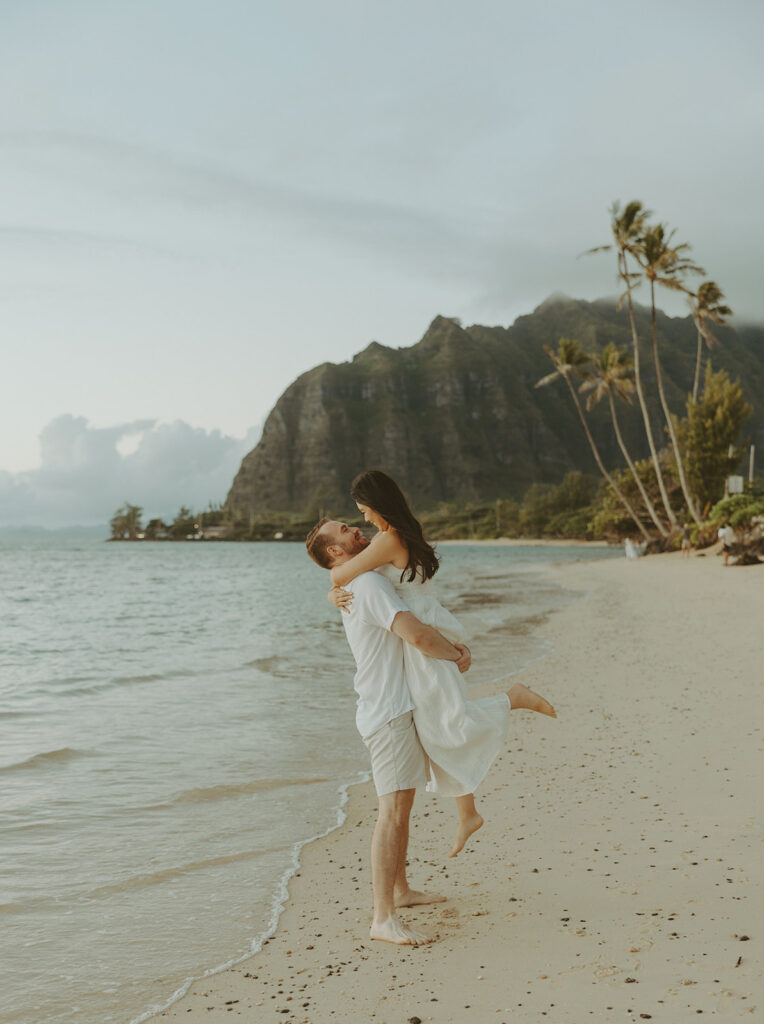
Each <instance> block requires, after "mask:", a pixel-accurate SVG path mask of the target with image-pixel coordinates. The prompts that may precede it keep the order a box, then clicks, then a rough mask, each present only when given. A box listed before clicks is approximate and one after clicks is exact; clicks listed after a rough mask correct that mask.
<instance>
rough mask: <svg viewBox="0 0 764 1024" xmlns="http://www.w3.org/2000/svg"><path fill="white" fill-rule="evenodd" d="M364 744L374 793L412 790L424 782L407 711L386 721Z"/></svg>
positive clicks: (422, 757)
mask: <svg viewBox="0 0 764 1024" xmlns="http://www.w3.org/2000/svg"><path fill="white" fill-rule="evenodd" d="M364 743H365V744H366V746H367V748H368V750H369V754H370V756H371V774H372V777H373V779H374V788H375V789H376V791H377V796H385V794H387V793H397V792H398V791H399V790H402V789H416V788H417V786H424V785H425V783H426V782H427V761H426V758H425V753H424V750H422V744H421V743H420V742H419V736H418V735H417V731H416V726H415V725H414V716H413V714H412V713H411V712H410V711H407V712H406V714H405V715H399V716H398V718H394V719H393V720H392V722H387V723H386V724H385V725H383V726H382V728H381V729H377V731H376V732H374V733H372V734H371V736H367V737H366V739H365V740H364Z"/></svg>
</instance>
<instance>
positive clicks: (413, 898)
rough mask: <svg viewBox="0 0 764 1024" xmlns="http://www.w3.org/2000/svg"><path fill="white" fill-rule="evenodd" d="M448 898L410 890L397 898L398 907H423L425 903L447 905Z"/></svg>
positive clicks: (435, 893)
mask: <svg viewBox="0 0 764 1024" xmlns="http://www.w3.org/2000/svg"><path fill="white" fill-rule="evenodd" d="M445 901H446V897H445V896H441V895H440V894H439V893H437V892H417V891H416V890H415V889H409V890H408V892H404V893H401V894H400V896H396V897H395V905H396V907H421V906H424V904H425V903H445Z"/></svg>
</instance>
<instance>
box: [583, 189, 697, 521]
mask: <svg viewBox="0 0 764 1024" xmlns="http://www.w3.org/2000/svg"><path fill="white" fill-rule="evenodd" d="M649 216H650V211H649V210H646V209H645V208H644V206H643V205H642V203H641V202H640V200H639V199H632V201H631V202H630V203H627V204H626V206H625V207H623V209H621V204H620V203H619V202H617V201H616V202H614V203H613V205H612V206H611V207H610V230H611V231H612V233H613V243H614V244H613V245H599V246H596V247H595V248H594V249H589V250H588V252H589V253H594V252H610V251H611V250H612V249H613V248H614V247H615V250H616V256H617V258H618V276H619V278H620V279H621V281H623V283H624V285H625V288H626V290H625V291H624V293H623V295H621V297H620V298H619V300H618V307H617V308H618V309H620V308H621V306H622V304H623V300H624V299H626V304H627V307H628V311H629V325H630V327H631V339H632V344H633V346H634V384H635V387H636V391H637V398H638V399H639V408H640V411H641V412H642V420H643V422H644V424H645V434H646V435H647V443H648V445H649V448H650V457H651V459H652V460H653V468H654V470H655V478H656V480H657V482H658V489H659V490H660V494H661V501H662V502H663V507H664V508H665V510H666V515H667V516H668V520H669V523H671V526H672V527H674V528H678V526H679V524H678V522H677V518H676V515H675V514H674V510H673V509H672V507H671V503H670V502H669V496H668V489H667V487H666V484H665V482H664V479H663V472H662V470H661V464H660V460H659V459H658V451H657V449H656V447H655V439H654V438H653V428H652V425H651V423H650V414H649V413H648V411H647V402H646V401H645V391H644V388H643V386H642V372H641V366H640V358H639V333H638V331H637V321H636V319H635V316H634V303H633V301H632V297H631V293H632V291H633V290H634V288H636V287H638V286H639V284H640V283H641V281H642V271H641V268H640V269H638V270H636V271H635V270H632V269H631V267H630V265H629V258H630V257H631V259H632V261H633V262H634V263H636V264H637V266H639V261H638V260H637V253H638V250H639V244H640V240H641V238H642V235H643V234H644V232H645V230H646V228H647V218H648V217H649Z"/></svg>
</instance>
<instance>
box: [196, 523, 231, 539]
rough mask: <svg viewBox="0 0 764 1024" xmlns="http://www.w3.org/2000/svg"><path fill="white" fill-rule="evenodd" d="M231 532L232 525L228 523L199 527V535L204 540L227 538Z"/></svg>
mask: <svg viewBox="0 0 764 1024" xmlns="http://www.w3.org/2000/svg"><path fill="white" fill-rule="evenodd" d="M230 533H231V527H230V526H229V525H228V524H222V525H220V526H200V527H199V536H200V537H201V539H202V540H225V539H226V537H228V536H229V535H230Z"/></svg>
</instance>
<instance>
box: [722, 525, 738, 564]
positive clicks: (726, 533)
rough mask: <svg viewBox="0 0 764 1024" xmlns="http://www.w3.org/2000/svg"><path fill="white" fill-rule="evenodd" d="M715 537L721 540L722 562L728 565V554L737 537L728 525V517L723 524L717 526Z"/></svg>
mask: <svg viewBox="0 0 764 1024" xmlns="http://www.w3.org/2000/svg"><path fill="white" fill-rule="evenodd" d="M717 537H718V538H719V540H720V541H721V542H722V554H723V555H724V564H725V565H728V564H729V560H730V554H731V553H732V545H733V544H734V543H735V540H736V539H737V538H736V537H735V531H734V530H733V529H732V527H731V526H730V522H729V519H726V520H725V521H724V524H723V525H722V526H720V527H719V532H718V533H717Z"/></svg>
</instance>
